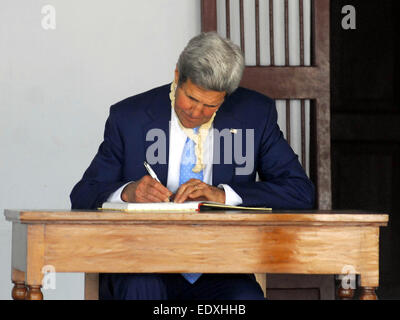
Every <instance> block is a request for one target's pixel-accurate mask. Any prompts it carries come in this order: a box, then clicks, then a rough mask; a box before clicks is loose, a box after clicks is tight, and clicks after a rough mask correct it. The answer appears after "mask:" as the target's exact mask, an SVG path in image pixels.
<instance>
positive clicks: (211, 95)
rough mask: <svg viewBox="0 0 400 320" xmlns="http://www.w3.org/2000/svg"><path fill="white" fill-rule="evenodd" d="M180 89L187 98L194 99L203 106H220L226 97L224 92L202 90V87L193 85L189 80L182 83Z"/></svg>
mask: <svg viewBox="0 0 400 320" xmlns="http://www.w3.org/2000/svg"><path fill="white" fill-rule="evenodd" d="M182 89H183V90H184V92H185V94H186V95H187V96H189V97H191V98H195V99H196V100H198V101H200V102H202V103H205V104H220V103H222V102H223V101H224V98H225V95H226V92H225V91H214V90H207V89H204V88H203V87H201V86H198V85H196V84H194V83H193V82H192V81H191V80H190V79H188V80H187V81H185V83H183V86H182ZM200 99H201V100H200Z"/></svg>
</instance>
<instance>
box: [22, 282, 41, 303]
mask: <svg viewBox="0 0 400 320" xmlns="http://www.w3.org/2000/svg"><path fill="white" fill-rule="evenodd" d="M40 288H41V286H29V285H28V293H27V295H26V300H43V294H42V291H41V290H40Z"/></svg>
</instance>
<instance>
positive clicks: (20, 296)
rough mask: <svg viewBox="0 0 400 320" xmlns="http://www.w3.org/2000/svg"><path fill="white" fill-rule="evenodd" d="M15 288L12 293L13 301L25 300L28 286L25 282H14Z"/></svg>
mask: <svg viewBox="0 0 400 320" xmlns="http://www.w3.org/2000/svg"><path fill="white" fill-rule="evenodd" d="M13 283H14V287H13V289H12V292H11V297H12V298H13V300H25V296H26V291H27V290H26V286H25V282H24V281H13Z"/></svg>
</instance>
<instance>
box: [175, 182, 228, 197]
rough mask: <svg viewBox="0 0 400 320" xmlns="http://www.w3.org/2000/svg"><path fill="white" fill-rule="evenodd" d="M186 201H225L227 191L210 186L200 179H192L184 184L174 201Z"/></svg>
mask: <svg viewBox="0 0 400 320" xmlns="http://www.w3.org/2000/svg"><path fill="white" fill-rule="evenodd" d="M184 201H213V202H218V203H225V191H224V189H220V188H217V187H214V186H210V185H208V184H207V183H204V182H203V181H201V180H198V179H190V180H189V181H187V182H186V183H184V184H182V185H181V186H180V187H179V189H178V191H177V192H176V194H175V197H174V202H175V203H182V202H184Z"/></svg>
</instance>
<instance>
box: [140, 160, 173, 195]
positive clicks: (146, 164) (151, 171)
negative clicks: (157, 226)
mask: <svg viewBox="0 0 400 320" xmlns="http://www.w3.org/2000/svg"><path fill="white" fill-rule="evenodd" d="M143 164H144V167H145V168H146V170H147V172H148V173H149V175H150V177H152V178H153V179H156V180H157V181H158V182H160V183H161V181H160V179H158V177H157V175H156V173H155V172H154V171H153V169H152V168H151V167H150V165H149V164H148V163H147V162H146V161H144V162H143ZM174 196H175V195H172V197H174ZM168 200H169V202H171V200H172V199H171V197H168Z"/></svg>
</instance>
